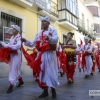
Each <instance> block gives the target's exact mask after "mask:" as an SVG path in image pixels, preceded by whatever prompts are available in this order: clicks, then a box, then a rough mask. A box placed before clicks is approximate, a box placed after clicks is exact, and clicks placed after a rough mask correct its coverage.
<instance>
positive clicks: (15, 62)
mask: <svg viewBox="0 0 100 100" xmlns="http://www.w3.org/2000/svg"><path fill="white" fill-rule="evenodd" d="M1 44H2V46H3V47H10V48H11V49H13V50H17V53H16V54H15V53H12V54H11V55H10V61H9V64H10V69H9V82H10V83H11V84H12V85H16V82H17V80H18V79H19V78H20V77H21V75H20V71H21V51H20V48H21V37H20V35H19V34H18V35H17V36H15V37H14V36H12V37H11V39H10V42H9V43H8V44H5V43H4V42H1Z"/></svg>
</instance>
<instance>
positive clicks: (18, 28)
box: [11, 25, 20, 32]
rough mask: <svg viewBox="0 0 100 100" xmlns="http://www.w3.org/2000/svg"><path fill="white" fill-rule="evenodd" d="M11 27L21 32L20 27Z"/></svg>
mask: <svg viewBox="0 0 100 100" xmlns="http://www.w3.org/2000/svg"><path fill="white" fill-rule="evenodd" d="M11 27H12V28H14V29H16V30H17V31H18V32H20V27H19V26H18V25H11Z"/></svg>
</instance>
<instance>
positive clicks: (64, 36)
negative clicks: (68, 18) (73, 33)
mask: <svg viewBox="0 0 100 100" xmlns="http://www.w3.org/2000/svg"><path fill="white" fill-rule="evenodd" d="M66 42H67V35H65V34H63V43H64V44H66Z"/></svg>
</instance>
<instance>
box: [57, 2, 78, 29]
mask: <svg viewBox="0 0 100 100" xmlns="http://www.w3.org/2000/svg"><path fill="white" fill-rule="evenodd" d="M58 13H59V19H58V21H59V22H58V23H59V24H60V25H61V26H63V27H65V28H67V29H69V30H77V29H78V28H77V19H78V7H77V3H75V2H74V1H72V0H58Z"/></svg>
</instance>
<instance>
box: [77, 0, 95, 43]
mask: <svg viewBox="0 0 100 100" xmlns="http://www.w3.org/2000/svg"><path fill="white" fill-rule="evenodd" d="M89 1H90V0H89ZM77 2H78V9H79V19H78V30H77V31H76V33H75V39H76V43H77V44H80V40H82V41H83V42H84V36H85V35H88V36H89V37H90V38H91V39H92V40H94V38H93V29H94V23H93V21H94V17H93V15H92V13H91V12H90V11H89V9H88V8H87V7H86V6H85V3H84V1H83V0H77Z"/></svg>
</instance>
